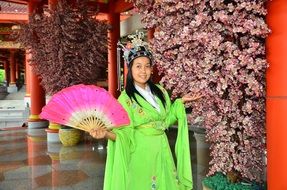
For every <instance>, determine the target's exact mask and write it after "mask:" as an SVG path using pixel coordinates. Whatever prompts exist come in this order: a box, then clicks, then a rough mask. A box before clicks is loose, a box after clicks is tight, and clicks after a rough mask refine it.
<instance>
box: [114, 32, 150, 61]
mask: <svg viewBox="0 0 287 190" xmlns="http://www.w3.org/2000/svg"><path fill="white" fill-rule="evenodd" d="M128 38H129V39H131V42H128V43H127V44H126V45H123V44H121V43H120V42H119V43H118V46H119V47H121V48H122V50H123V52H124V54H123V58H124V60H125V62H126V64H127V65H129V64H130V63H131V62H132V61H133V60H134V59H135V58H137V57H147V58H149V59H150V60H151V63H152V59H153V58H152V53H151V51H150V50H149V47H148V43H147V42H145V41H143V38H144V33H143V32H136V34H133V35H129V36H128Z"/></svg>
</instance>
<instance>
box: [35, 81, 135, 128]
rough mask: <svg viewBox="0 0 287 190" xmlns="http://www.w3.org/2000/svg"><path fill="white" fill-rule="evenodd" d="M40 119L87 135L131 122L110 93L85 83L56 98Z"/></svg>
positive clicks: (62, 92)
mask: <svg viewBox="0 0 287 190" xmlns="http://www.w3.org/2000/svg"><path fill="white" fill-rule="evenodd" d="M40 117H41V118H42V119H47V120H49V121H51V122H54V123H58V124H62V125H67V126H70V127H73V128H77V129H81V130H84V131H88V132H89V131H90V130H91V129H92V128H95V127H107V128H114V127H121V126H124V125H128V124H129V123H130V120H129V117H128V114H127V112H126V111H125V110H124V108H123V107H122V106H121V104H120V103H119V102H118V101H117V100H116V99H115V98H114V97H113V96H112V95H111V94H109V92H107V91H106V90H105V89H103V88H100V87H97V86H94V85H83V84H79V85H74V86H71V87H68V88H65V89H63V90H61V91H59V92H58V93H56V94H55V95H53V96H52V98H51V100H50V101H49V102H48V104H47V105H46V106H44V107H43V109H42V112H41V114H40Z"/></svg>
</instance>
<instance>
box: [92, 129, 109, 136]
mask: <svg viewBox="0 0 287 190" xmlns="http://www.w3.org/2000/svg"><path fill="white" fill-rule="evenodd" d="M107 133H108V129H107V128H106V127H97V128H94V129H92V130H91V131H90V135H91V136H92V137H94V138H95V139H103V138H105V137H106V136H107Z"/></svg>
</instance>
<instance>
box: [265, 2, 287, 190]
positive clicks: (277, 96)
mask: <svg viewBox="0 0 287 190" xmlns="http://www.w3.org/2000/svg"><path fill="white" fill-rule="evenodd" d="M267 23H268V25H269V27H270V29H271V31H272V32H271V34H270V35H269V37H268V39H267V44H266V47H267V59H268V62H269V64H270V67H269V68H268V70H267V99H266V126H267V182H268V183H267V184H268V189H271V190H273V189H274V190H285V189H287V175H286V171H287V141H286V138H287V127H286V125H287V117H286V113H287V64H286V62H287V54H286V51H287V25H286V23H287V1H286V0H274V1H269V3H268V15H267Z"/></svg>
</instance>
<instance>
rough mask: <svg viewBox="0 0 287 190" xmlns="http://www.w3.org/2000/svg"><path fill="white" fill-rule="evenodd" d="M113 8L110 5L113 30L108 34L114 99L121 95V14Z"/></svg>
mask: <svg viewBox="0 0 287 190" xmlns="http://www.w3.org/2000/svg"><path fill="white" fill-rule="evenodd" d="M113 6H114V5H113V3H110V6H109V8H110V12H109V13H108V22H109V24H110V25H111V26H112V29H111V30H110V31H109V32H108V37H109V50H108V88H109V92H110V93H111V94H112V95H113V96H114V97H117V96H118V95H119V89H118V83H117V81H118V76H117V42H118V40H119V38H120V14H119V13H114V12H113V10H114V7H113Z"/></svg>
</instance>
